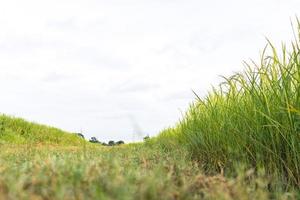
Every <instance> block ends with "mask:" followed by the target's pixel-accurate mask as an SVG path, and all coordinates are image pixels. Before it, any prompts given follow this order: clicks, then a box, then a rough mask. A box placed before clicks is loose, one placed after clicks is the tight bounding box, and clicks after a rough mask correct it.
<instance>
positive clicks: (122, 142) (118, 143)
mask: <svg viewBox="0 0 300 200" xmlns="http://www.w3.org/2000/svg"><path fill="white" fill-rule="evenodd" d="M121 144H125V142H124V141H122V140H120V141H118V142H117V143H116V145H121Z"/></svg>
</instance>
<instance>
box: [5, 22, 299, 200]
mask: <svg viewBox="0 0 300 200" xmlns="http://www.w3.org/2000/svg"><path fill="white" fill-rule="evenodd" d="M295 33H299V34H298V36H295V40H294V41H293V42H292V44H291V45H290V50H287V49H288V48H287V47H286V46H285V45H282V49H281V50H280V51H279V52H278V50H276V48H275V47H274V46H273V45H272V43H271V42H269V43H268V45H267V47H266V48H265V49H264V51H263V53H262V55H261V61H260V62H259V63H255V62H251V63H250V64H248V63H245V65H246V70H245V71H244V72H242V73H236V74H233V75H232V76H231V77H224V82H223V83H221V84H220V85H219V86H218V87H215V88H213V89H212V91H211V92H210V93H209V94H208V95H207V96H206V97H204V98H200V97H198V96H197V94H196V93H195V95H196V100H195V102H194V103H192V104H191V106H190V108H189V110H188V111H187V113H186V115H185V117H184V118H183V119H182V120H181V121H180V122H179V123H178V124H177V125H176V126H174V127H172V128H169V129H166V130H164V131H162V132H161V133H160V134H159V135H158V136H157V137H155V138H151V139H147V140H146V141H145V142H143V143H137V144H128V145H121V146H118V147H103V146H101V145H97V144H90V143H88V142H86V141H85V140H83V139H81V138H80V137H78V136H76V135H74V134H70V133H67V132H64V131H62V130H59V129H56V128H52V127H47V126H43V125H39V124H35V123H30V122H27V121H25V120H23V119H19V118H13V117H8V116H5V115H2V116H0V149H1V151H0V199H112V200H113V199H125V200H126V199H149V200H151V199H155V200H156V199H170V200H173V199H187V200H190V199H191V200H192V199H300V190H299V186H300V48H299V45H300V41H299V38H300V23H299V22H298V29H297V30H296V31H295Z"/></svg>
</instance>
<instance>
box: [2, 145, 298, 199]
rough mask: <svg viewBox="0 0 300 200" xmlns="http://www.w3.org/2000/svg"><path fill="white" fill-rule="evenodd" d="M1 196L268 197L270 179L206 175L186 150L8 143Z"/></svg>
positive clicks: (248, 175)
mask: <svg viewBox="0 0 300 200" xmlns="http://www.w3.org/2000/svg"><path fill="white" fill-rule="evenodd" d="M2 149H4V150H2V151H1V152H0V166H1V167H0V199H124V200H126V199H149V200H151V199H153V200H159V199H170V200H172V199H268V198H270V197H271V196H273V197H276V198H281V199H284V198H295V196H293V195H295V194H292V193H279V192H278V193H277V194H271V193H270V192H268V190H267V189H266V188H267V185H268V182H267V181H265V180H264V179H262V178H254V177H253V173H252V172H248V174H244V175H239V176H237V177H236V178H235V179H229V178H225V177H224V176H222V175H216V176H206V175H204V174H203V173H202V171H201V169H200V168H199V166H198V164H197V163H196V162H193V161H192V160H190V159H188V156H187V155H186V152H184V151H174V152H166V151H163V150H162V149H161V148H160V147H158V146H157V147H155V146H149V145H144V144H135V145H129V146H123V147H111V148H108V147H99V146H90V147H89V148H87V149H85V150H84V149H83V148H81V147H78V146H77V147H76V146H45V145H44V146H20V145H17V146H16V145H5V146H2Z"/></svg>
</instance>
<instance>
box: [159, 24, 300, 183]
mask: <svg viewBox="0 0 300 200" xmlns="http://www.w3.org/2000/svg"><path fill="white" fill-rule="evenodd" d="M297 24H298V26H297V27H298V28H297V30H296V31H295V32H297V33H298V35H297V36H296V37H295V40H294V41H293V42H292V44H291V47H290V48H291V49H290V50H287V48H286V46H285V45H282V49H281V50H280V51H278V50H277V49H276V48H275V47H274V46H273V45H272V44H271V42H268V45H267V47H266V48H265V49H264V51H263V53H262V55H261V60H260V63H254V62H251V63H250V64H249V63H245V64H246V70H245V71H244V72H243V73H236V74H234V75H232V76H231V77H224V82H223V83H221V84H220V85H219V86H218V87H216V88H213V90H212V91H211V92H210V93H209V94H208V95H207V96H206V97H205V98H200V97H198V96H197V95H196V96H197V100H196V101H195V102H194V103H193V104H192V105H191V106H190V109H189V111H188V112H187V114H186V116H185V117H184V119H183V120H182V121H181V122H180V123H179V124H178V125H177V126H176V127H175V128H174V129H169V130H167V131H165V132H164V133H163V135H161V136H159V137H160V138H161V139H162V138H164V139H166V138H171V137H173V138H176V140H177V141H179V142H180V143H181V144H182V145H183V146H185V147H187V148H188V149H189V151H190V152H191V153H192V155H193V157H194V158H195V159H198V160H199V161H201V163H202V164H203V167H204V169H205V170H206V171H207V172H217V171H222V170H225V173H226V172H227V173H231V171H232V170H231V169H233V168H234V166H236V165H244V166H246V167H248V168H254V169H264V170H265V171H266V174H268V175H271V176H273V177H276V178H279V179H280V180H283V181H284V183H286V184H292V185H295V184H296V185H298V186H299V185H300V55H299V53H300V49H299V44H300V42H299V38H300V37H299V36H300V23H299V21H298V23H297Z"/></svg>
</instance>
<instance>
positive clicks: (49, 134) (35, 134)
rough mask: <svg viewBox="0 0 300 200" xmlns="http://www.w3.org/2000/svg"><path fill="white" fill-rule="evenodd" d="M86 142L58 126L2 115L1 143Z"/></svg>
mask: <svg viewBox="0 0 300 200" xmlns="http://www.w3.org/2000/svg"><path fill="white" fill-rule="evenodd" d="M84 142H85V141H84V140H83V139H82V138H80V137H78V136H77V135H74V134H71V133H68V132H65V131H62V130H60V129H57V128H53V127H49V126H45V125H40V124H36V123H33V122H28V121H26V120H24V119H21V118H15V117H10V116H7V115H0V144H53V145H56V144H59V145H80V144H82V143H84Z"/></svg>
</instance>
